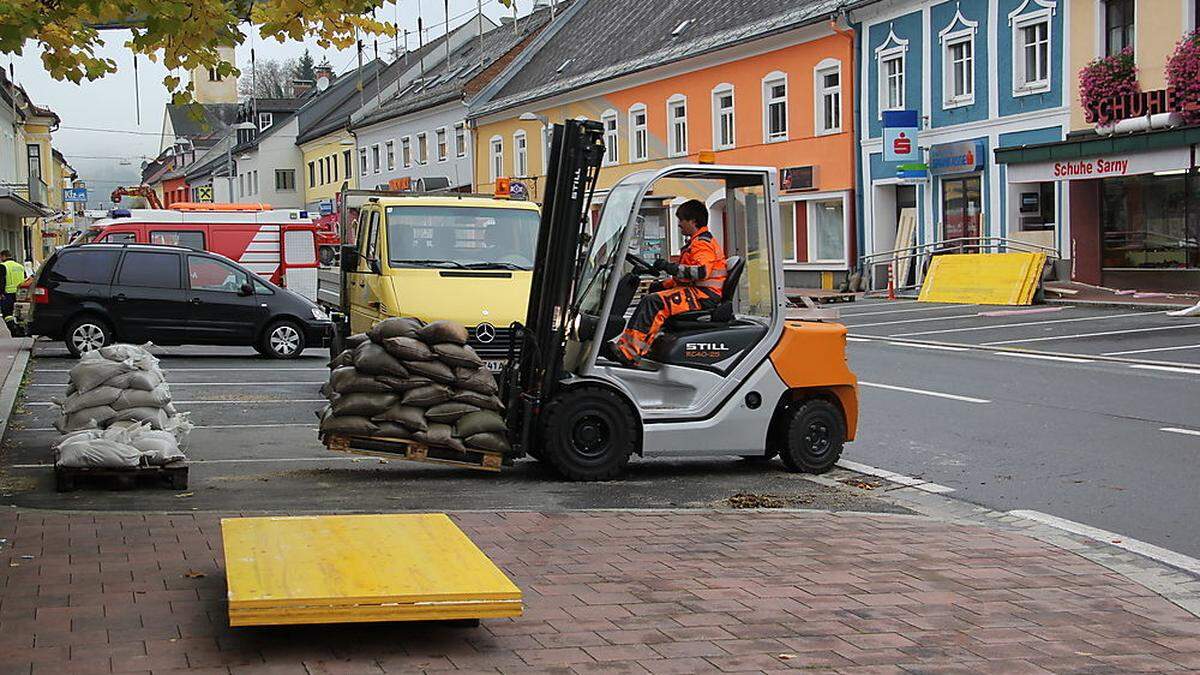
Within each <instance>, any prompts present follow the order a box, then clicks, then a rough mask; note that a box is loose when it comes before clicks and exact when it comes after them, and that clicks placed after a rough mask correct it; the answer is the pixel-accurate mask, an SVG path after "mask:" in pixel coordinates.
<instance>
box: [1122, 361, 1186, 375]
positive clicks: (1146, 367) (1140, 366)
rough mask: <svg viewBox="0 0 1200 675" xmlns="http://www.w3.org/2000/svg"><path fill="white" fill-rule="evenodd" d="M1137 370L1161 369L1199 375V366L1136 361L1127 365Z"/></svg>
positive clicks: (1165, 371) (1167, 371)
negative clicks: (1152, 363)
mask: <svg viewBox="0 0 1200 675" xmlns="http://www.w3.org/2000/svg"><path fill="white" fill-rule="evenodd" d="M1129 367H1130V368H1136V369H1137V370H1161V371H1162V372H1164V373H1183V374H1184V375H1196V376H1200V366H1198V367H1196V368H1186V367H1184V368H1180V367H1178V366H1152V365H1150V364H1143V363H1137V364H1134V365H1131V366H1129Z"/></svg>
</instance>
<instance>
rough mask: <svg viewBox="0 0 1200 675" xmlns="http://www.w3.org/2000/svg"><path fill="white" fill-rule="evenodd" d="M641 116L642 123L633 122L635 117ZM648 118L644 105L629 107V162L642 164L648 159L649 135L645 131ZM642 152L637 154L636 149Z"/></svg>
mask: <svg viewBox="0 0 1200 675" xmlns="http://www.w3.org/2000/svg"><path fill="white" fill-rule="evenodd" d="M639 114H640V115H641V116H642V123H641V124H638V123H636V122H635V121H634V119H635V116H636V115H639ZM649 121H650V116H649V113H648V112H647V111H646V104H645V103H634V104H633V105H631V106H629V161H630V162H644V161H646V160H648V159H650V133H649V131H648V130H647V127H648V126H649ZM639 147H640V148H641V150H642V152H641V153H640V154H639V153H638V148H639Z"/></svg>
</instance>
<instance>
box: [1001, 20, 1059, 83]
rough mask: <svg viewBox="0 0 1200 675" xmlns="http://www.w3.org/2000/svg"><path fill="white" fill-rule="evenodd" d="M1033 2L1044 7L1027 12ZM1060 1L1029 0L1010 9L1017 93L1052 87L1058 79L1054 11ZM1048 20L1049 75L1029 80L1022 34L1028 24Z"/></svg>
mask: <svg viewBox="0 0 1200 675" xmlns="http://www.w3.org/2000/svg"><path fill="white" fill-rule="evenodd" d="M1030 3H1033V4H1034V5H1036V6H1037V7H1039V8H1040V9H1037V10H1034V11H1032V12H1028V13H1025V10H1026V9H1027V8H1028V7H1029V5H1030ZM1057 5H1058V3H1056V2H1051V1H1050V0H1025V2H1023V3H1021V6H1020V7H1017V8H1016V9H1015V10H1013V11H1012V12H1010V13H1009V15H1008V25H1009V26H1011V27H1012V50H1013V55H1012V57H1013V58H1012V61H1013V73H1012V85H1013V96H1029V95H1030V94H1039V93H1042V92H1046V91H1050V89H1051V88H1052V87H1053V82H1054V62H1053V59H1054V13H1055V11H1056V9H1057ZM1039 23H1044V24H1046V77H1045V79H1043V80H1034V81H1031V82H1027V81H1025V41H1024V38H1023V37H1022V36H1023V34H1024V31H1025V29H1026V28H1031V27H1033V26H1035V25H1036V24H1039Z"/></svg>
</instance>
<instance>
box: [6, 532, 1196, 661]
mask: <svg viewBox="0 0 1200 675" xmlns="http://www.w3.org/2000/svg"><path fill="white" fill-rule="evenodd" d="M455 519H456V520H457V521H458V523H459V524H460V525H461V526H462V527H463V528H464V529H465V530H466V531H467V532H468V533H469V534H470V535H471V536H472V538H473V539H474V540H475V541H476V543H478V544H479V545H480V547H481V548H483V550H484V551H485V552H487V553H488V554H489V555H490V556H491V557H492V558H493V559H494V560H495V561H496V562H497V563H498V564H499V565H500V566H501V567H502V568H504V569H505V570H506V571H507V572H508V574H509V575H510V576H512V577H513V579H514V580H515V581H516V582H517V583H518V584H519V585H520V586H521V587H522V588H523V589H524V591H525V594H526V599H527V608H526V613H525V616H524V617H521V618H519V619H516V620H496V621H485V622H484V623H483V625H482V626H480V627H477V628H463V627H448V626H441V625H433V624H382V625H365V624H364V625H340V626H316V627H280V628H272V629H230V628H229V627H228V625H227V622H226V607H225V602H224V596H225V581H224V576H223V570H222V560H221V553H220V551H221V547H220V530H219V526H218V520H219V518H218V516H216V515H207V514H205V515H122V514H115V515H107V514H105V515H92V514H57V513H46V512H39V511H10V512H4V513H0V538H3V539H7V542H5V543H3V545H2V546H0V671H2V672H4V673H30V672H34V673H41V672H54V673H57V674H59V675H62V674H64V673H92V672H104V673H107V672H130V671H153V672H155V673H157V672H166V671H170V670H172V669H185V668H187V669H191V670H192V671H193V672H195V671H203V672H219V673H226V672H233V673H241V672H265V671H270V672H280V673H304V672H308V673H318V672H352V673H378V672H414V671H420V670H427V671H440V670H460V671H461V670H471V671H488V672H495V671H496V669H499V670H500V671H503V672H530V671H556V672H572V671H574V672H584V671H604V672H639V673H640V672H645V671H650V672H656V673H692V672H702V671H726V672H734V671H784V670H790V669H797V668H800V669H807V672H812V671H814V670H815V671H823V670H826V669H828V670H836V671H837V672H847V673H857V672H871V673H887V672H922V673H932V672H939V673H940V672H973V673H978V672H994V673H1031V672H1032V673H1040V672H1045V671H1052V672H1089V673H1094V672H1114V673H1126V672H1133V671H1139V670H1140V671H1152V672H1163V671H1172V670H1176V671H1185V670H1188V669H1193V670H1200V620H1197V619H1196V618H1194V617H1193V616H1192V615H1190V614H1188V613H1187V612H1185V611H1183V610H1181V609H1179V608H1178V607H1176V606H1175V605H1173V604H1171V603H1170V602H1168V601H1166V600H1165V599H1163V598H1160V597H1159V596H1157V595H1155V594H1154V593H1153V592H1151V591H1149V590H1147V589H1146V588H1144V587H1142V586H1140V585H1137V584H1135V583H1132V582H1130V581H1129V580H1127V579H1125V578H1124V577H1121V576H1119V575H1116V574H1115V573H1112V572H1109V571H1108V570H1106V569H1105V568H1103V567H1100V566H1099V565H1097V564H1095V563H1092V562H1090V561H1088V560H1085V559H1083V558H1080V557H1078V556H1076V555H1074V554H1072V553H1069V552H1066V551H1064V550H1061V549H1058V548H1055V547H1053V546H1051V545H1049V544H1045V543H1042V542H1039V541H1035V540H1033V539H1029V538H1025V537H1023V536H1020V535H1016V534H1011V533H1009V532H1002V531H996V530H990V529H985V528H982V527H976V526H967V525H948V524H946V523H942V522H937V521H933V520H927V519H922V518H913V517H904V516H887V515H861V514H827V513H813V512H808V513H781V512H768V513H761V512H732V513H731V512H672V513H612V512H604V513H560V514H539V513H505V514H477V513H465V514H457V515H455ZM201 575H203V576H201Z"/></svg>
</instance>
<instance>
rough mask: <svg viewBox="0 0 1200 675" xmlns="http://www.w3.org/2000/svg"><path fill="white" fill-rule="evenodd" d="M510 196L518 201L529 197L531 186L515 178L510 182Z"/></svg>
mask: <svg viewBox="0 0 1200 675" xmlns="http://www.w3.org/2000/svg"><path fill="white" fill-rule="evenodd" d="M508 198H509V199H514V200H517V201H524V200H526V199H529V188H527V187H525V184H524V183H522V182H521V181H519V180H514V181H512V182H511V183H509V184H508Z"/></svg>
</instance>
